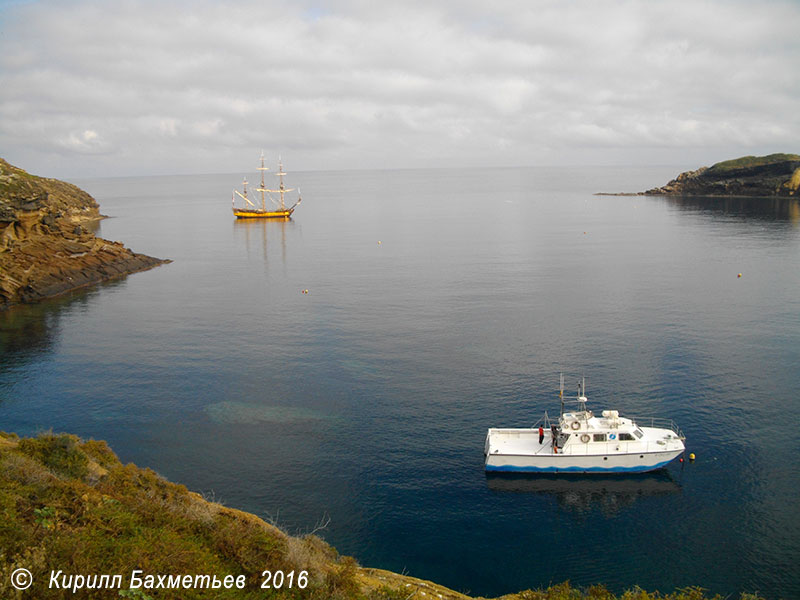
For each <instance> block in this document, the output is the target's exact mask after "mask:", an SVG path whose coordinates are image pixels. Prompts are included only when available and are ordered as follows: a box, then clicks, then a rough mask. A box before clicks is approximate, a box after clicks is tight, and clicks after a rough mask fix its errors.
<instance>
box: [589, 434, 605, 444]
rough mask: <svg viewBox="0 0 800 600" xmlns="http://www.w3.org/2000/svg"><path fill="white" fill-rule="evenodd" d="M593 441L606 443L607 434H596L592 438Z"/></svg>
mask: <svg viewBox="0 0 800 600" xmlns="http://www.w3.org/2000/svg"><path fill="white" fill-rule="evenodd" d="M592 439H593V440H594V441H595V442H605V441H606V434H605V433H595V434H594V435H593V436H592Z"/></svg>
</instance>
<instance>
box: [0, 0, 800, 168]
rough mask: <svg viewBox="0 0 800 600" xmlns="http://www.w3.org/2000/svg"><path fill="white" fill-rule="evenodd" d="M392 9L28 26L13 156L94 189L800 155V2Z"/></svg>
mask: <svg viewBox="0 0 800 600" xmlns="http://www.w3.org/2000/svg"><path fill="white" fill-rule="evenodd" d="M386 4H387V5H384V3H374V2H333V3H325V4H324V5H323V4H319V5H315V4H314V3H288V2H287V3H282V2H277V1H267V2H263V1H262V2H237V3H231V4H219V3H214V2H199V3H190V2H180V1H171V0H167V1H160V2H151V1H147V0H139V1H128V2H120V3H105V2H97V1H91V0H73V1H71V2H55V1H41V2H33V3H28V4H23V5H16V6H11V7H8V8H6V9H3V12H2V13H0V24H1V25H0V26H2V28H3V36H2V38H0V56H1V57H2V58H0V73H1V74H0V77H1V78H2V82H1V83H2V92H0V146H1V147H2V148H3V153H4V154H5V156H6V157H7V158H8V159H10V160H11V161H12V162H15V161H16V162H18V163H19V164H21V165H22V166H24V167H27V168H29V169H30V170H37V169H38V171H40V172H45V173H51V172H52V168H51V167H52V164H54V163H55V164H57V165H58V168H59V169H61V170H62V171H63V172H64V174H78V175H83V174H92V173H94V172H107V173H110V174H113V173H117V172H120V165H124V169H126V171H125V172H133V173H148V172H171V171H187V170H189V171H195V172H196V171H227V170H229V171H239V170H240V169H241V166H242V164H250V163H251V162H252V160H253V159H252V156H253V154H254V153H257V152H258V151H259V150H260V149H261V148H262V147H263V148H265V149H267V150H268V151H274V152H275V153H277V152H281V151H282V152H283V153H284V156H286V157H287V158H288V156H289V155H291V157H292V167H293V168H294V169H298V168H358V167H405V166H409V167H413V166H423V165H427V166H458V165H474V164H486V163H487V162H488V163H492V164H510V165H513V164H536V163H540V164H541V163H543V164H570V163H575V162H576V161H579V162H586V161H589V162H595V163H603V162H606V161H609V160H611V161H616V162H619V161H623V162H626V161H627V162H632V163H636V162H648V161H653V160H658V161H663V160H664V158H665V157H669V156H673V157H674V158H673V159H672V160H673V162H682V161H683V160H684V157H685V156H686V155H687V153H689V154H691V155H692V156H702V157H708V159H707V160H708V161H709V162H710V161H711V160H719V159H723V158H728V157H731V156H735V155H738V154H744V153H750V152H755V151H759V150H761V149H766V150H774V151H797V150H798V148H797V147H796V145H797V140H800V116H798V111H797V110H796V98H798V97H800V79H799V78H798V74H797V72H798V70H797V68H796V66H797V64H800V41H798V36H797V35H796V32H797V31H798V26H799V25H800V7H798V5H797V4H796V3H793V2H774V3H767V4H762V5H758V6H756V5H753V4H752V3H746V2H735V1H734V2H728V1H723V0H718V1H711V2H705V3H698V2H694V1H689V0H677V1H673V2H664V1H658V0H654V1H641V2H637V1H633V0H610V1H608V2H602V3H600V2H596V1H593V0H575V1H572V2H562V1H556V0H531V1H525V2H510V1H509V2H501V3H493V4H492V6H491V7H490V6H488V5H487V4H486V3H485V2H470V1H465V2H463V3H461V2H460V3H447V2H435V1H432V2H404V3H386ZM87 155H90V156H87ZM704 160H706V159H705V158H704Z"/></svg>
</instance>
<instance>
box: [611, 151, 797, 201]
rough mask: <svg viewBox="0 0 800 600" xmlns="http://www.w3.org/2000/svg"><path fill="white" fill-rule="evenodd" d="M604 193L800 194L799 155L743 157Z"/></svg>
mask: <svg viewBox="0 0 800 600" xmlns="http://www.w3.org/2000/svg"><path fill="white" fill-rule="evenodd" d="M608 195H623V196H628V195H630V196H749V197H792V196H795V197H800V155H797V154H770V155H768V156H743V157H741V158H736V159H733V160H726V161H723V162H719V163H716V164H715V165H712V166H710V167H701V168H700V169H697V170H696V171H686V172H685V173H681V174H680V175H678V176H677V177H676V178H675V179H673V180H672V181H670V182H669V183H667V184H666V185H664V186H661V187H657V188H653V189H650V190H647V191H645V192H634V193H627V194H625V193H622V194H608Z"/></svg>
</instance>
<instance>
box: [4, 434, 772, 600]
mask: <svg viewBox="0 0 800 600" xmlns="http://www.w3.org/2000/svg"><path fill="white" fill-rule="evenodd" d="M19 568H25V569H28V570H29V571H30V572H31V574H32V579H33V582H34V583H33V585H32V587H31V588H30V589H28V590H26V591H19V590H16V589H15V588H14V587H12V586H11V584H10V581H11V577H12V574H13V573H14V572H15V571H16V570H17V569H19ZM134 569H139V570H141V571H142V572H143V575H142V577H144V575H147V574H151V575H154V576H156V575H169V574H175V575H186V574H188V575H203V574H207V575H217V576H218V577H219V578H220V580H222V579H223V577H224V576H226V575H232V576H234V577H239V576H242V577H243V579H242V582H243V585H244V589H237V588H234V589H227V590H226V589H214V590H201V589H141V588H140V589H135V590H130V589H128V588H129V585H128V584H129V581H130V574H131V572H132V571H133V570H134ZM266 569H269V570H271V571H272V572H273V573H275V572H277V571H282V572H283V573H284V574H285V575H287V576H288V574H289V573H290V572H294V573H295V576H294V577H295V579H294V586H293V587H292V588H291V589H289V588H288V587H287V586H286V581H287V580H286V579H285V580H284V585H283V586H282V587H281V589H275V588H274V587H272V588H269V589H262V588H261V585H262V583H263V582H264V576H263V575H262V572H263V571H264V570H266ZM58 571H61V572H62V573H63V575H64V576H68V575H69V576H71V575H78V574H83V575H92V574H94V575H101V574H110V575H113V574H121V575H122V578H121V579H122V581H124V584H123V585H122V586H121V587H120V586H117V587H116V588H114V589H111V590H109V589H87V587H88V586H82V587H81V588H80V589H77V593H75V594H73V592H72V591H71V590H70V591H65V590H64V589H49V588H48V582H49V581H50V574H51V572H58ZM303 572H304V573H305V574H306V575H305V579H302V580H301V578H300V573H303ZM60 581H61V582H62V583H61V585H62V586H63V585H65V584H64V581H65V580H63V579H61V580H60ZM72 581H73V583H74V582H75V581H77V580H72ZM301 581H302V582H304V583H305V585H304V586H303V587H302V589H301V588H300V587H299V584H300V583H301ZM245 582H246V585H245ZM74 585H77V584H74ZM106 587H108V586H106ZM66 597H71V598H115V597H126V598H138V599H140V600H146V599H148V598H151V599H161V598H175V599H177V598H181V599H191V598H215V599H216V598H219V599H225V598H231V599H233V598H235V599H237V600H243V599H248V598H261V599H265V598H276V599H278V598H298V599H299V598H307V599H316V598H320V599H321V598H331V599H364V600H409V599H410V598H412V597H414V598H415V599H423V598H431V599H432V600H467V596H464V595H463V594H460V593H458V592H454V591H453V590H449V589H447V588H444V587H442V586H439V585H437V584H435V583H431V582H427V581H422V580H419V579H415V578H412V577H408V576H404V575H398V574H395V573H390V572H388V571H381V570H377V569H368V568H363V567H360V566H359V565H358V564H357V563H356V561H355V560H353V559H352V558H349V557H342V556H339V555H338V553H337V552H336V550H335V549H334V548H332V547H331V546H329V545H328V544H326V543H325V542H324V541H322V540H321V539H320V538H318V537H316V536H314V535H307V536H304V537H292V536H289V535H287V534H286V533H284V532H283V531H281V530H280V529H278V528H277V527H274V526H273V525H271V524H269V523H266V522H264V521H263V520H261V519H259V518H258V517H256V516H254V515H251V514H248V513H244V512H241V511H238V510H234V509H230V508H226V507H224V506H222V505H220V504H217V503H214V502H209V501H207V500H205V499H204V498H202V497H201V496H199V495H198V494H195V493H193V492H190V491H189V490H187V489H186V488H185V487H184V486H182V485H177V484H174V483H170V482H169V481H166V480H165V479H163V478H162V477H160V476H159V475H157V474H156V473H154V472H153V471H151V470H150V469H140V468H138V467H136V466H135V465H133V464H128V465H123V464H121V463H120V461H119V460H118V459H117V457H116V455H115V454H114V453H113V452H112V451H111V450H110V449H109V448H108V446H107V445H106V444H105V442H101V441H94V440H89V441H83V440H80V439H79V438H77V437H76V436H73V435H67V434H60V435H56V434H53V433H44V434H41V435H39V436H38V437H37V438H23V439H20V438H18V437H17V436H16V435H14V434H5V433H2V432H0V598H3V599H9V600H10V599H16V598H36V599H37V600H38V599H45V600H46V599H48V598H66ZM504 598H505V599H506V600H516V599H519V600H583V599H594V600H615V599H616V596H614V595H612V594H611V593H609V592H608V591H607V590H606V589H605V588H604V587H602V586H594V587H591V588H588V589H586V590H581V589H577V588H574V587H572V586H570V585H569V584H568V583H564V584H561V585H557V586H553V587H551V588H549V589H547V590H527V591H524V592H521V593H519V594H514V595H511V596H506V597H504ZM620 598H621V599H624V600H651V599H657V598H664V599H669V600H703V599H704V598H706V596H705V595H704V594H703V592H702V591H701V590H700V589H697V588H690V589H686V590H679V591H677V592H673V593H671V594H669V595H666V596H662V595H660V594H658V593H654V594H650V593H646V592H644V591H642V590H639V589H635V590H632V591H629V592H626V593H625V594H623V595H622V596H620ZM742 598H747V599H749V600H756V597H755V596H748V595H744V596H742Z"/></svg>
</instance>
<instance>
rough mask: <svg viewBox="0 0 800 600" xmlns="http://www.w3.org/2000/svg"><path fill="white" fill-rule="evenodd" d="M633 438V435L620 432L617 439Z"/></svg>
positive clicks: (621, 440) (623, 440)
mask: <svg viewBox="0 0 800 600" xmlns="http://www.w3.org/2000/svg"><path fill="white" fill-rule="evenodd" d="M631 440H633V436H632V435H631V434H630V433H620V434H619V441H620V442H630V441H631Z"/></svg>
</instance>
